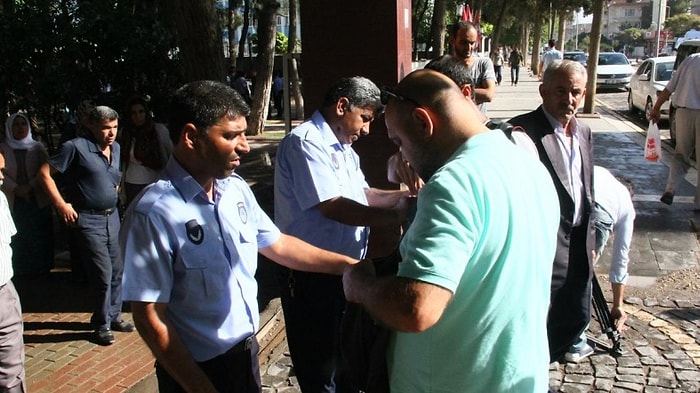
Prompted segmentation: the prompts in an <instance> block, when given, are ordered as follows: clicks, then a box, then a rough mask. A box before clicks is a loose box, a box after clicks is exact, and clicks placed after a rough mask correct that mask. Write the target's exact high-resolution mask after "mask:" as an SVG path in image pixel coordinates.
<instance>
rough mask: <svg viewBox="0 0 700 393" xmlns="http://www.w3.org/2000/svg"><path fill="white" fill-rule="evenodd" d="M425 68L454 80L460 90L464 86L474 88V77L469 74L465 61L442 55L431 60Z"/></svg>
mask: <svg viewBox="0 0 700 393" xmlns="http://www.w3.org/2000/svg"><path fill="white" fill-rule="evenodd" d="M424 68H426V69H429V70H434V71H437V72H439V73H442V74H444V75H445V76H447V77H448V78H450V79H452V80H453V81H454V82H455V83H456V84H457V86H459V87H460V88H461V87H462V86H464V85H469V86H471V87H472V89H473V88H474V79H472V76H471V75H470V74H469V69H468V68H467V65H466V64H464V61H462V60H460V59H458V58H456V57H454V56H451V55H442V56H440V57H438V58H436V59H433V60H431V61H430V62H429V63H428V64H426V65H425V67H424Z"/></svg>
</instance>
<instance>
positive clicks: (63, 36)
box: [0, 0, 183, 147]
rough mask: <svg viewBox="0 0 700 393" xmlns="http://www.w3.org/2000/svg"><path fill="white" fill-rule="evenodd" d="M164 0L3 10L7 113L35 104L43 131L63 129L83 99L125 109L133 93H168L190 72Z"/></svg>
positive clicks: (1, 63)
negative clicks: (70, 112) (183, 68)
mask: <svg viewBox="0 0 700 393" xmlns="http://www.w3.org/2000/svg"><path fill="white" fill-rule="evenodd" d="M165 3H167V2H165V1H159V0H152V1H148V2H140V1H136V0H133V1H120V2H97V1H87V0H83V1H77V0H62V1H53V2H49V1H42V0H25V1H17V2H13V6H12V7H3V8H2V9H0V32H1V33H0V69H2V71H3V72H2V73H0V105H1V106H2V113H3V115H6V114H8V113H10V112H15V111H17V110H27V111H30V112H31V111H35V112H37V113H38V114H39V116H40V118H41V119H43V120H44V127H43V128H44V129H43V131H50V132H58V131H60V130H61V128H64V127H66V122H67V120H68V118H67V115H66V108H68V109H70V108H74V107H75V106H76V105H77V104H78V103H79V102H80V101H81V100H84V99H93V100H95V101H96V102H98V103H101V104H105V105H110V106H112V107H114V108H115V109H117V110H121V109H122V106H123V104H124V102H125V101H126V100H127V99H128V97H129V96H131V95H132V94H135V93H140V94H148V95H151V96H152V97H154V98H156V97H163V96H164V95H166V94H167V92H168V91H169V89H170V88H171V87H172V86H174V85H178V84H180V83H181V82H182V79H183V74H182V71H181V68H180V67H179V60H180V58H179V52H178V51H177V47H176V45H175V37H173V35H172V34H171V31H172V29H171V28H170V26H169V25H168V22H167V21H168V20H169V18H168V16H167V14H166V11H165V10H166V8H167V7H166V6H167V5H168V4H165ZM154 103H155V104H156V105H158V104H159V103H160V101H158V100H156V101H155V102H154ZM46 142H47V144H48V145H49V147H52V145H53V143H52V141H51V140H47V141H46Z"/></svg>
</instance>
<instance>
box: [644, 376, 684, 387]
mask: <svg viewBox="0 0 700 393" xmlns="http://www.w3.org/2000/svg"><path fill="white" fill-rule="evenodd" d="M648 386H658V387H662V388H667V389H673V388H676V387H678V382H676V380H675V379H666V378H661V379H660V378H648V379H647V387H648Z"/></svg>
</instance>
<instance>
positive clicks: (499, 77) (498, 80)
mask: <svg viewBox="0 0 700 393" xmlns="http://www.w3.org/2000/svg"><path fill="white" fill-rule="evenodd" d="M493 71H494V72H495V73H496V83H498V84H499V85H500V84H501V80H503V66H493Z"/></svg>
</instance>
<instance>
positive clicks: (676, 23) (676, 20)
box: [664, 14, 700, 37]
mask: <svg viewBox="0 0 700 393" xmlns="http://www.w3.org/2000/svg"><path fill="white" fill-rule="evenodd" d="M664 28H665V29H666V30H669V31H671V32H672V33H673V35H674V36H676V37H682V36H683V35H684V34H685V33H686V32H687V31H688V30H691V29H695V30H700V15H693V14H679V15H676V16H672V17H670V18H668V19H666V23H665V24H664Z"/></svg>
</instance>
